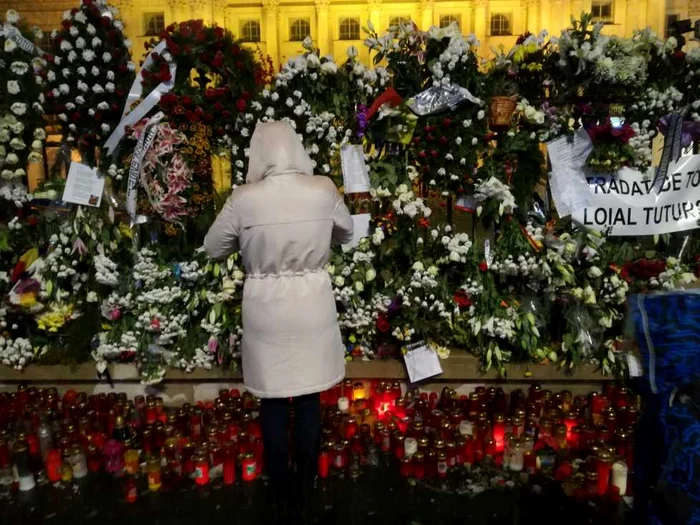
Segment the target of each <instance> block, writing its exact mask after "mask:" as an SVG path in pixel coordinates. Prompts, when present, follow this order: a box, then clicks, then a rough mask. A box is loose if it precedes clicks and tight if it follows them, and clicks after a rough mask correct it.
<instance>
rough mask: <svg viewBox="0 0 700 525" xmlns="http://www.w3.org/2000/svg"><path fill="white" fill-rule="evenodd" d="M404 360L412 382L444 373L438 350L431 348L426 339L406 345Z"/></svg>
mask: <svg viewBox="0 0 700 525" xmlns="http://www.w3.org/2000/svg"><path fill="white" fill-rule="evenodd" d="M403 360H404V362H405V363H406V370H407V371H408V379H409V380H410V381H411V383H417V382H418V381H422V380H424V379H428V378H429V377H433V376H437V375H440V374H442V366H440V358H439V357H438V355H437V352H436V351H435V350H433V349H432V348H430V347H429V346H428V345H427V344H426V343H425V341H419V342H417V343H413V344H411V345H408V346H406V349H405V351H404V353H403Z"/></svg>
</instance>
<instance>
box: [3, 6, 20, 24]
mask: <svg viewBox="0 0 700 525" xmlns="http://www.w3.org/2000/svg"><path fill="white" fill-rule="evenodd" d="M5 20H6V21H7V22H8V23H10V24H16V23H17V22H19V15H18V14H17V11H15V10H14V9H8V10H7V12H6V13H5Z"/></svg>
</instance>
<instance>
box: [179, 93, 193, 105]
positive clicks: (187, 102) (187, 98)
mask: <svg viewBox="0 0 700 525" xmlns="http://www.w3.org/2000/svg"><path fill="white" fill-rule="evenodd" d="M180 103H181V104H182V105H183V106H191V105H192V98H191V97H190V96H188V95H184V96H183V97H182V98H181V99H180Z"/></svg>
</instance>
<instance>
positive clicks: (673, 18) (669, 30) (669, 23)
mask: <svg viewBox="0 0 700 525" xmlns="http://www.w3.org/2000/svg"><path fill="white" fill-rule="evenodd" d="M680 18H681V15H666V38H668V37H670V36H672V35H673V34H674V33H675V31H674V29H673V24H675V23H676V22H678V20H680Z"/></svg>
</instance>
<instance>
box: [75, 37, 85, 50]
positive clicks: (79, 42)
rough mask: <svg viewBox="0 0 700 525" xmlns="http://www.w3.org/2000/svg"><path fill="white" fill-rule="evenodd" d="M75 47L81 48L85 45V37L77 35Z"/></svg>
mask: <svg viewBox="0 0 700 525" xmlns="http://www.w3.org/2000/svg"><path fill="white" fill-rule="evenodd" d="M75 47H77V48H78V49H83V48H84V47H85V39H84V38H83V37H79V38H77V39H76V40H75Z"/></svg>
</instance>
